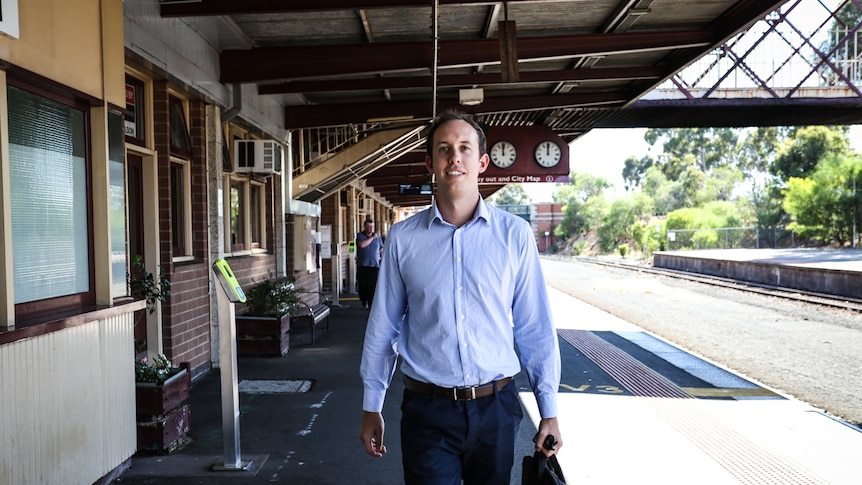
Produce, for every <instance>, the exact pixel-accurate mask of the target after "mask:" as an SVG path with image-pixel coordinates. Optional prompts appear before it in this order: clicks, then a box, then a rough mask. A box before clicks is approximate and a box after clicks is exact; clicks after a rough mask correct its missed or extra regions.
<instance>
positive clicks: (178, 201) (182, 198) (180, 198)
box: [171, 160, 192, 259]
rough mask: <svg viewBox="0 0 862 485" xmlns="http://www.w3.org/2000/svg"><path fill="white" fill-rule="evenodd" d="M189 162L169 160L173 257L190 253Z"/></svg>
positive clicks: (190, 202) (181, 256) (185, 255)
mask: <svg viewBox="0 0 862 485" xmlns="http://www.w3.org/2000/svg"><path fill="white" fill-rule="evenodd" d="M191 205H192V201H191V177H190V173H189V164H188V162H186V161H184V160H171V243H172V245H173V255H174V259H176V258H178V257H179V258H183V257H187V256H191V255H192V251H191V248H192V245H191Z"/></svg>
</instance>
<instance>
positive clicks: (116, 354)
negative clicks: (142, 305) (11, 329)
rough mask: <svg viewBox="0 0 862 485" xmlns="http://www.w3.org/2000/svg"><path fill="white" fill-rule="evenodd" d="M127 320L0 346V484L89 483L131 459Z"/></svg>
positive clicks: (111, 320)
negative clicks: (0, 405) (0, 404)
mask: <svg viewBox="0 0 862 485" xmlns="http://www.w3.org/2000/svg"><path fill="white" fill-rule="evenodd" d="M132 315H133V314H132V313H121V314H118V315H113V316H109V317H105V318H104V319H101V320H95V321H91V322H88V323H82V324H80V325H76V326H72V327H68V328H65V329H63V330H59V331H56V332H51V333H47V334H44V335H40V336H37V337H32V338H27V339H23V340H19V341H15V342H12V343H9V344H5V345H0V403H3V405H2V407H0V440H2V441H0V483H10V484H12V483H14V484H17V485H24V484H58V483H63V484H91V483H93V482H94V481H96V480H98V479H99V478H101V477H102V476H104V475H106V474H107V473H109V472H110V471H111V470H113V469H115V468H117V467H118V466H119V465H121V464H122V463H123V462H124V461H125V460H127V459H128V458H129V457H130V456H132V454H134V452H135V447H136V434H135V433H136V430H135V381H134V372H135V370H134V354H133V341H134V337H133V321H132Z"/></svg>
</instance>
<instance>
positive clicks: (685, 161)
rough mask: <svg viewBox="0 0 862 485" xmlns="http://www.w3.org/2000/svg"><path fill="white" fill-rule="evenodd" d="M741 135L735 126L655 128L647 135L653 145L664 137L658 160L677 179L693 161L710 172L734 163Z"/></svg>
mask: <svg viewBox="0 0 862 485" xmlns="http://www.w3.org/2000/svg"><path fill="white" fill-rule="evenodd" d="M738 138H739V135H738V133H737V131H736V130H733V129H731V128H661V129H656V128H653V129H649V130H647V132H646V134H645V135H644V139H645V140H646V141H647V143H649V144H650V145H655V144H656V143H657V142H658V141H659V140H661V141H662V150H663V151H662V154H661V155H660V156H659V157H658V161H657V164H658V165H659V166H660V167H662V171H663V172H664V173H665V175H667V178H668V179H670V180H677V179H678V178H679V176H680V175H681V174H682V173H683V172H685V170H686V169H687V167H689V166H691V165H694V167H695V168H696V169H698V170H699V171H701V172H704V173H708V172H709V171H710V170H711V169H712V168H713V167H719V166H723V165H728V164H732V163H733V160H734V157H735V153H736V150H735V148H736V143H737V140H738Z"/></svg>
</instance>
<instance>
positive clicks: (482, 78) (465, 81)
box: [257, 66, 665, 94]
mask: <svg viewBox="0 0 862 485" xmlns="http://www.w3.org/2000/svg"><path fill="white" fill-rule="evenodd" d="M664 75H665V73H664V71H662V70H661V69H659V68H657V67H652V66H649V67H621V68H596V69H569V70H559V71H521V73H520V78H521V83H543V82H549V83H556V82H588V81H634V80H636V79H659V78H662V77H664ZM431 81H432V79H431V77H430V76H400V77H385V78H362V79H355V78H353V79H338V80H319V81H290V82H285V83H278V84H261V85H259V86H258V87H257V92H258V94H287V93H315V92H324V91H342V92H345V91H363V90H382V89H405V88H430V87H431V85H432V82H431ZM495 84H503V81H502V80H501V79H500V74H499V73H493V72H492V73H479V74H459V75H449V76H440V77H439V79H438V80H437V86H441V87H456V86H475V85H484V86H491V85H495Z"/></svg>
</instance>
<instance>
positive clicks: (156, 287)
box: [126, 254, 171, 313]
mask: <svg viewBox="0 0 862 485" xmlns="http://www.w3.org/2000/svg"><path fill="white" fill-rule="evenodd" d="M126 279H127V280H128V284H129V290H130V291H131V295H132V297H134V298H137V299H143V300H146V301H147V310H149V312H150V313H153V312H154V311H156V301H165V300H166V299H167V297H169V296H171V282H170V281H169V280H168V279H167V278H165V275H164V271H163V270H162V268H159V277H158V278H156V277H155V276H154V275H153V274H152V273H150V272H149V271H147V268H146V267H145V266H144V259H143V258H142V257H141V255H140V254H139V255H137V256H135V261H134V262H133V263H132V269H131V271H129V273H127V274H126Z"/></svg>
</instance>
